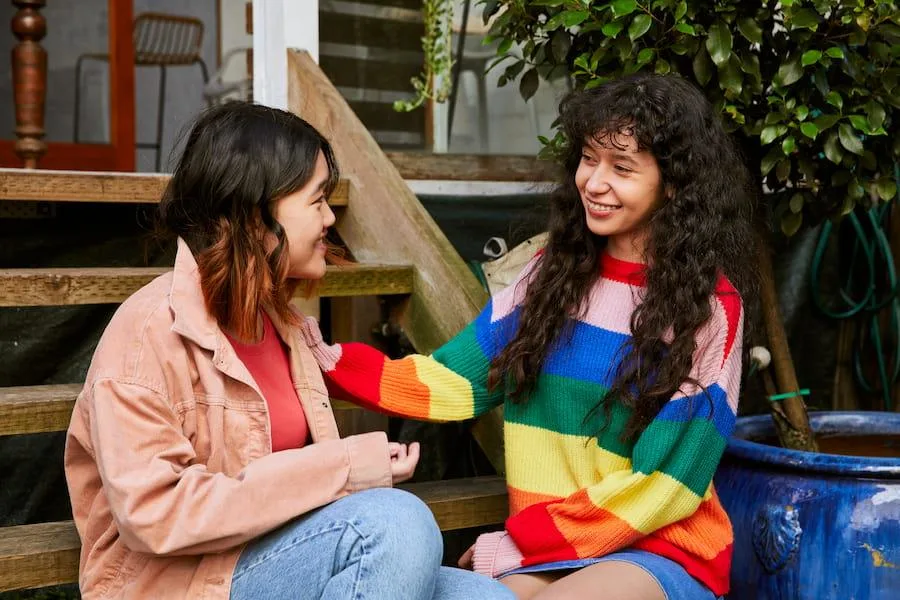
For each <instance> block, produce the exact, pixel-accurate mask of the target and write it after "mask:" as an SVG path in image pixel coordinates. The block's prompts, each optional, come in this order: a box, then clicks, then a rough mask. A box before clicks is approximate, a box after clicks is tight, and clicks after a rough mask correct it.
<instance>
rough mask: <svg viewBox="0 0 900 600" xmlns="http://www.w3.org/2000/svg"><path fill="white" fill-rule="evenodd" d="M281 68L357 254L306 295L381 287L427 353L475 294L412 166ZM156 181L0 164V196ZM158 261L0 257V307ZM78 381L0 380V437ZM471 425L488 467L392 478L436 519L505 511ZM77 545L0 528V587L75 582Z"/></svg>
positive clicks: (470, 311)
mask: <svg viewBox="0 0 900 600" xmlns="http://www.w3.org/2000/svg"><path fill="white" fill-rule="evenodd" d="M289 72H290V74H291V82H290V98H291V100H290V103H291V110H293V111H294V112H296V113H297V114H300V115H301V116H303V117H304V118H305V119H307V120H308V121H309V122H311V123H312V124H313V125H314V126H316V127H317V128H319V130H320V131H322V133H323V134H324V135H325V136H326V137H327V138H329V139H330V140H331V142H332V144H333V146H334V148H335V152H336V155H337V158H338V162H339V164H340V165H341V167H342V173H343V176H344V177H345V179H344V180H342V181H341V183H340V185H339V186H338V188H337V190H336V192H335V193H334V195H333V197H332V198H331V200H330V202H331V205H332V206H333V207H334V208H335V212H336V214H337V224H336V230H337V232H338V234H339V235H340V237H341V240H342V242H343V243H344V244H346V246H347V248H348V249H349V250H350V251H351V252H352V254H353V256H354V257H355V258H356V259H357V260H360V261H361V263H359V264H352V265H347V266H331V267H329V268H328V271H327V275H326V277H325V280H324V282H323V285H321V286H320V287H319V288H318V290H317V293H318V294H319V296H321V297H323V298H330V299H332V300H331V301H332V302H334V303H335V304H334V305H333V310H332V315H331V317H332V321H333V322H334V324H335V325H338V321H340V320H341V319H344V318H346V319H352V318H353V312H352V305H349V304H347V303H346V300H347V299H351V298H352V299H354V300H353V301H355V299H357V298H360V297H366V296H368V297H372V296H378V297H381V298H383V299H386V301H387V303H388V304H389V305H390V307H391V316H392V318H393V319H395V320H396V321H397V322H399V324H400V325H401V326H402V328H403V331H404V333H405V334H406V335H407V336H408V337H409V339H410V340H411V342H412V343H413V344H414V346H415V347H416V349H417V351H419V352H422V353H428V352H431V351H433V350H434V349H435V348H437V347H438V346H440V345H441V344H443V343H444V342H446V341H447V340H448V339H449V338H450V337H451V336H452V335H454V334H455V333H456V332H458V331H459V330H460V329H461V328H462V327H463V326H464V325H465V324H467V323H468V322H469V321H470V320H471V319H472V318H474V317H475V315H476V314H477V312H478V311H479V310H480V309H481V307H482V306H483V305H484V303H485V302H486V300H487V293H486V292H485V291H484V290H483V288H482V287H481V285H480V284H479V283H478V281H477V279H476V278H475V277H474V275H473V274H472V273H471V271H470V270H469V269H468V267H467V266H466V265H465V263H464V262H463V261H462V259H461V258H460V257H459V255H458V254H457V253H456V252H455V250H454V249H453V247H452V246H451V245H450V243H449V241H448V240H447V239H446V237H445V236H444V235H443V234H442V233H441V231H440V229H439V228H438V227H437V225H436V224H435V223H434V221H433V220H432V219H431V217H430V216H429V215H428V213H427V212H426V211H425V209H424V208H423V207H422V206H421V204H420V203H419V202H418V200H417V199H416V197H415V195H414V194H413V193H412V191H411V190H410V189H409V187H408V186H407V185H406V184H405V183H404V180H403V176H402V175H401V173H400V172H399V171H398V168H397V167H399V168H401V169H404V170H405V171H406V172H415V173H417V174H421V173H422V171H423V169H422V165H421V163H419V162H417V161H415V160H412V161H411V159H410V158H409V157H405V156H402V155H395V156H393V157H389V156H387V155H386V154H384V153H383V152H382V151H381V149H380V148H379V147H378V145H377V144H376V142H375V141H374V139H373V138H372V137H371V135H369V134H368V132H367V130H366V128H365V127H364V126H363V125H362V123H361V122H360V121H359V119H358V118H357V117H356V116H355V115H354V113H353V111H352V110H351V109H350V108H349V106H348V105H347V103H346V102H344V101H343V99H342V98H341V97H340V95H339V94H338V93H337V91H336V90H335V88H334V87H333V86H332V85H331V83H330V82H329V81H328V79H327V78H326V77H325V76H324V75H323V74H322V72H321V71H320V70H319V69H318V67H317V66H316V65H315V63H313V62H312V60H311V59H309V57H308V56H307V55H305V53H302V52H290V53H289ZM392 159H393V160H392ZM445 161H449V162H444V163H443V166H442V167H440V168H443V169H444V170H445V171H446V172H447V173H448V174H449V175H450V176H449V177H448V178H457V179H458V178H460V177H458V174H459V170H460V169H468V171H467V172H468V173H469V174H476V173H478V172H480V167H478V165H473V164H472V163H471V161H469V164H468V165H467V164H465V163H466V160H465V159H463V160H461V161H457V162H456V163H454V162H453V159H445ZM395 163H396V164H397V166H395ZM482 166H483V165H482ZM425 170H426V171H427V169H425ZM525 171H529V172H530V173H532V174H533V173H534V171H533V170H529V169H528V168H527V167H523V169H522V172H521V173H520V175H524V172H525ZM454 174H456V175H457V176H456V177H453V175H454ZM473 178H478V176H477V175H475V177H473ZM167 181H168V176H166V175H157V174H131V173H95V172H72V171H46V170H39V171H35V170H19V169H0V200H4V201H16V202H20V201H26V202H94V203H96V202H106V203H129V204H134V203H155V202H158V201H159V198H160V196H161V194H162V192H163V190H164V188H165V185H166V183H167ZM165 270H166V269H160V268H135V267H118V268H97V267H94V268H52V269H0V307H25V306H65V305H84V304H114V303H119V302H122V301H123V300H124V299H126V298H127V297H128V296H129V295H130V294H132V293H133V292H135V291H136V290H137V289H139V288H140V287H141V286H143V285H144V284H146V283H147V282H149V281H150V280H152V279H153V278H154V277H156V276H158V275H159V274H160V273H162V272H164V271H165ZM334 299H343V300H344V302H343V303H341V302H340V301H338V300H334ZM345 330H347V329H346V327H345ZM80 389H81V386H80V385H79V384H77V383H76V384H64V385H35V386H23V387H6V388H0V436H12V435H22V434H32V433H43V432H60V431H64V430H65V429H66V428H67V427H68V424H69V418H70V415H71V412H72V409H73V406H74V402H75V398H76V396H77V394H78V393H79V392H80ZM334 407H335V409H336V411H338V412H339V413H341V412H351V411H354V412H361V409H358V408H357V407H355V406H352V405H349V404H346V403H340V402H335V403H334ZM340 422H341V420H340V419H339V424H340ZM348 433H350V432H346V431H342V434H344V435H346V434H348ZM473 435H474V437H475V438H476V440H477V441H478V442H479V444H480V446H481V448H482V449H483V450H484V452H485V454H486V456H487V457H488V459H489V460H490V461H491V463H492V464H493V465H494V467H495V470H496V472H497V473H498V474H500V476H490V477H476V478H468V479H448V480H443V481H431V482H425V483H412V484H406V485H404V486H402V487H404V488H405V489H407V490H409V491H411V492H412V493H414V494H416V495H418V496H419V497H420V498H422V500H424V501H425V502H426V503H427V504H428V506H429V507H430V508H431V510H432V511H433V512H434V514H435V517H436V519H437V522H438V524H439V525H440V527H441V529H442V530H444V531H451V530H458V529H464V528H471V527H478V526H483V525H491V524H498V523H502V522H503V520H504V519H505V517H506V515H507V510H508V507H507V496H506V487H505V483H504V480H503V477H502V475H503V473H504V465H503V450H502V413H501V412H500V411H499V410H498V411H495V412H493V413H491V414H489V415H487V416H485V417H482V419H481V420H479V421H478V422H477V423H476V424H475V426H474V427H473ZM79 548H80V544H79V538H78V535H77V532H76V530H75V528H74V524H73V523H72V522H71V521H63V522H53V523H40V524H30V525H20V526H15V527H5V528H0V592H3V591H7V590H16V589H25V588H36V587H44V586H49V585H56V584H60V583H72V582H77V578H78V561H79Z"/></svg>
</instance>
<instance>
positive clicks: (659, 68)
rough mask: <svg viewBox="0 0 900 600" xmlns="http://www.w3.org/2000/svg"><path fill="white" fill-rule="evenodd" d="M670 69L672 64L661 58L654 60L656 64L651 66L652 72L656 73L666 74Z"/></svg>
mask: <svg viewBox="0 0 900 600" xmlns="http://www.w3.org/2000/svg"><path fill="white" fill-rule="evenodd" d="M671 70H672V65H670V64H669V63H668V61H665V60H663V59H661V58H660V59H659V60H657V61H656V64H655V65H654V66H653V72H654V73H656V74H658V75H666V74H667V73H669V71H671Z"/></svg>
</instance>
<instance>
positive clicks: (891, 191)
mask: <svg viewBox="0 0 900 600" xmlns="http://www.w3.org/2000/svg"><path fill="white" fill-rule="evenodd" d="M875 192H876V193H877V194H878V197H879V198H881V199H882V200H884V201H885V202H887V201H888V200H890V199H891V198H893V197H894V196H895V195H896V194H897V184H896V183H895V182H894V180H893V179H890V178H886V177H885V178H882V179H879V180H878V181H876V182H875Z"/></svg>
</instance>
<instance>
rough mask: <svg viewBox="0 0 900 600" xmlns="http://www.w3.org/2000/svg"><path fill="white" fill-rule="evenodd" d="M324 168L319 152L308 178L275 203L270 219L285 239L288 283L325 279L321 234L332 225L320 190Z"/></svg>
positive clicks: (324, 179) (324, 180)
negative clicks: (295, 189) (287, 253)
mask: <svg viewBox="0 0 900 600" xmlns="http://www.w3.org/2000/svg"><path fill="white" fill-rule="evenodd" d="M328 177H329V171H328V164H327V163H326V161H325V155H324V154H322V153H321V152H319V156H318V158H317V159H316V168H315V171H314V172H313V176H312V178H310V180H309V181H308V182H307V183H306V185H304V186H303V187H302V188H300V189H299V190H297V191H296V192H293V193H290V194H288V195H286V196H283V197H281V198H279V199H278V200H276V201H275V206H274V211H273V212H274V216H275V219H276V220H277V221H278V223H280V224H281V227H282V228H284V233H285V236H286V237H287V242H288V250H289V258H290V269H289V270H288V277H290V278H292V279H308V280H315V279H322V277H324V276H325V251H326V247H325V234H327V233H328V228H329V227H331V226H332V225H334V213H333V212H332V211H331V207H330V206H329V205H328V198H326V197H325V194H324V191H323V190H324V189H325V187H326V186H327V184H328Z"/></svg>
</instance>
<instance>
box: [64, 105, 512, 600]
mask: <svg viewBox="0 0 900 600" xmlns="http://www.w3.org/2000/svg"><path fill="white" fill-rule="evenodd" d="M337 181H338V167H337V164H336V161H335V159H334V154H333V153H332V150H331V146H330V145H329V143H328V142H327V141H326V140H325V139H324V138H323V137H322V136H321V135H320V134H319V132H317V131H316V130H315V129H314V128H313V127H311V126H310V125H309V124H308V123H306V122H305V121H303V120H302V119H300V118H299V117H297V116H296V115H292V114H290V113H288V112H284V111H280V110H276V109H272V108H267V107H264V106H256V105H252V104H246V103H228V104H225V105H223V106H221V107H217V108H213V109H211V110H209V111H208V112H206V113H205V114H204V115H202V116H201V118H200V119H199V120H198V121H197V123H196V124H195V126H194V128H193V129H192V131H191V133H190V135H189V137H188V139H187V143H186V145H185V149H184V152H183V155H182V157H181V160H180V162H179V164H178V166H177V167H176V169H175V172H174V174H173V176H172V179H171V181H170V183H169V186H168V188H167V190H166V192H165V195H164V197H163V199H162V203H161V204H160V207H159V216H160V224H161V227H162V229H163V231H164V232H165V233H168V234H170V235H171V236H172V237H175V238H176V239H177V255H176V257H175V266H174V270H173V271H171V272H169V273H167V274H165V275H162V276H160V277H159V278H157V279H156V280H155V281H153V282H151V283H150V284H148V285H147V286H145V287H144V288H142V289H141V290H139V291H137V292H136V293H135V294H134V295H132V296H131V297H130V298H128V299H127V300H126V301H125V302H124V303H123V304H122V305H121V307H119V309H118V311H117V312H116V313H115V315H114V316H113V318H112V320H111V322H110V323H109V325H108V326H107V328H106V330H105V331H104V333H103V336H102V338H101V340H100V343H99V345H98V346H97V349H96V352H95V354H94V357H93V359H92V362H91V366H90V369H89V372H88V375H87V380H86V383H85V385H84V389H83V391H82V392H81V393H80V394H79V396H78V400H77V401H76V403H75V410H74V413H73V416H72V422H71V424H70V426H69V430H68V437H67V440H66V452H65V465H66V477H67V480H68V486H69V492H70V497H71V500H72V509H73V514H74V517H75V524H76V526H77V528H78V533H79V536H80V537H81V543H82V549H81V567H80V569H81V571H80V577H79V580H80V581H79V583H80V587H81V593H82V596H83V597H84V598H86V599H88V598H198V599H199V598H204V599H208V600H218V599H221V600H227V599H228V598H232V599H234V600H243V599H256V598H272V599H277V598H322V599H330V600H345V599H347V598H360V599H371V600H380V599H382V598H393V599H403V600H430V599H431V598H442V599H444V598H449V599H454V600H469V599H471V598H485V599H492V598H507V597H510V596H511V593H510V592H509V590H508V589H506V588H505V587H504V586H502V585H500V584H499V583H497V582H496V581H492V580H491V579H490V578H488V577H483V576H481V575H478V574H475V573H471V572H467V571H464V570H461V569H456V568H452V569H451V568H446V567H441V566H440V564H441V559H442V554H443V543H442V538H441V533H440V531H439V530H438V527H437V524H436V523H435V521H434V517H433V516H432V514H431V511H430V510H429V509H428V507H427V506H426V505H425V504H424V503H423V502H422V501H421V500H420V499H418V498H417V497H415V496H413V495H412V494H410V493H407V492H404V491H401V490H396V489H392V485H393V484H395V483H398V482H401V481H404V480H406V479H409V478H410V477H411V476H412V473H413V470H414V469H415V466H416V462H417V460H418V456H419V455H418V446H417V445H416V444H411V445H410V446H409V447H407V446H406V445H403V444H392V443H389V442H388V439H387V436H386V435H385V434H384V433H383V432H374V433H367V434H363V435H355V436H351V437H348V438H345V439H341V438H340V436H339V435H338V430H337V426H336V424H335V419H334V414H333V412H332V409H331V404H330V403H329V401H328V393H327V391H326V389H325V384H324V382H323V380H322V374H321V372H320V371H319V367H318V365H317V364H316V361H315V360H314V358H313V356H312V354H311V352H310V350H309V348H308V347H307V346H306V344H305V343H304V341H303V338H302V337H301V336H300V334H299V331H300V330H299V327H298V325H300V324H301V323H302V315H300V314H299V313H298V312H297V310H296V309H295V308H294V307H293V306H292V305H291V304H290V300H291V298H292V297H293V295H294V290H295V288H297V286H298V285H307V286H310V285H313V284H314V283H315V282H316V281H318V280H320V279H321V278H322V277H323V276H324V275H325V258H326V251H327V249H326V245H325V235H326V233H327V231H328V228H329V227H330V226H331V225H333V224H334V220H335V218H334V214H333V213H332V212H331V208H330V207H329V205H328V196H329V194H331V192H332V190H333V189H334V187H335V184H336V183H337Z"/></svg>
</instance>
